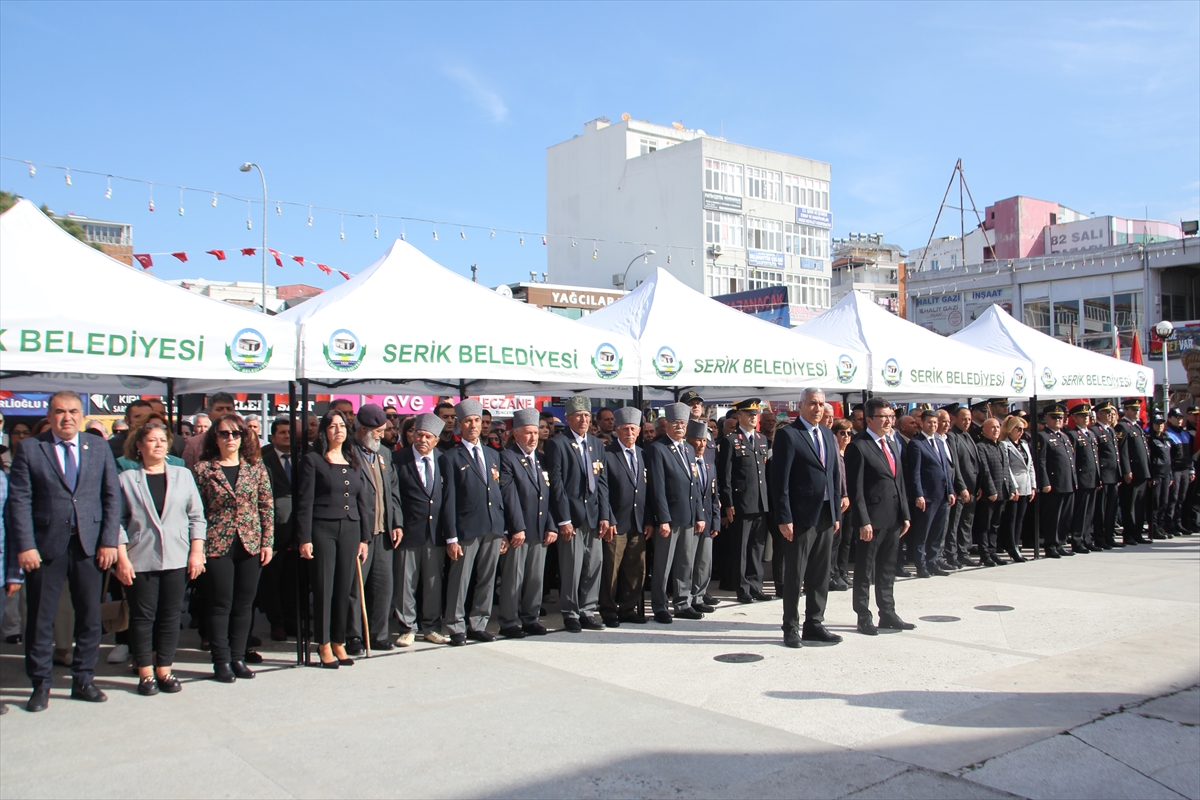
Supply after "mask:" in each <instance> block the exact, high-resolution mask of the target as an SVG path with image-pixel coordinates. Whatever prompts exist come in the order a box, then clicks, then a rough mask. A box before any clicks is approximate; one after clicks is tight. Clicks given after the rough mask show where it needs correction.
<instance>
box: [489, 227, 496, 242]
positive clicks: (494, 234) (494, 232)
mask: <svg viewBox="0 0 1200 800" xmlns="http://www.w3.org/2000/svg"><path fill="white" fill-rule="evenodd" d="M488 238H489V239H495V238H496V229H495V228H492V235H491V236H489V237H488Z"/></svg>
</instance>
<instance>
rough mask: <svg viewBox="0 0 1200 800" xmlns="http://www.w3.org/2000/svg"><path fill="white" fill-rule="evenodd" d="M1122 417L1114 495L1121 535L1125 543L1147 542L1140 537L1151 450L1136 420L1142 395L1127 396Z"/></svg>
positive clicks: (1118, 435) (1119, 429)
mask: <svg viewBox="0 0 1200 800" xmlns="http://www.w3.org/2000/svg"><path fill="white" fill-rule="evenodd" d="M1121 405H1122V407H1123V408H1124V410H1125V416H1124V417H1123V418H1122V419H1121V421H1120V422H1118V423H1117V452H1118V453H1119V454H1120V456H1121V473H1122V476H1121V485H1120V487H1119V488H1118V490H1117V495H1118V498H1119V500H1120V503H1121V538H1122V539H1124V540H1125V544H1126V545H1131V544H1147V543H1148V541H1149V540H1147V539H1146V538H1145V537H1144V536H1142V530H1143V526H1144V524H1145V521H1146V503H1145V494H1146V481H1148V480H1150V451H1149V450H1148V449H1147V448H1146V432H1145V431H1143V430H1142V424H1141V422H1140V421H1139V420H1138V413H1139V412H1140V411H1141V410H1142V398H1140V397H1129V398H1126V399H1125V402H1124V403H1122V404H1121Z"/></svg>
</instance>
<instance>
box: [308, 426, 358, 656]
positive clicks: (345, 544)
mask: <svg viewBox="0 0 1200 800" xmlns="http://www.w3.org/2000/svg"><path fill="white" fill-rule="evenodd" d="M298 493H299V497H298V498H297V506H296V515H295V522H296V535H297V538H298V539H299V541H300V557H301V558H307V559H311V560H312V561H313V623H314V628H315V629H314V633H315V634H316V637H317V645H318V646H317V652H318V653H319V654H320V657H321V666H323V667H326V668H329V669H337V668H338V666H340V665H345V666H350V665H352V664H353V663H354V661H353V659H351V658H350V657H349V656H348V655H347V654H346V622H347V621H348V619H349V614H350V587H351V585H353V583H354V582H355V581H356V580H357V578H356V577H355V570H354V566H355V565H354V559H355V558H357V559H359V560H360V561H362V560H364V559H366V557H367V543H368V542H369V541H370V540H371V530H370V528H371V521H372V518H373V513H372V510H371V509H370V507H369V506H368V504H367V495H366V480H365V477H364V475H363V473H362V471H361V470H360V469H359V463H358V458H357V457H356V456H355V453H354V447H353V443H352V442H351V440H350V427H349V425H348V422H347V420H346V418H345V417H344V416H343V415H342V414H341V412H339V411H329V412H328V413H326V414H325V416H324V418H323V419H322V420H321V425H320V428H319V432H318V434H317V441H316V445H315V447H314V449H313V450H311V451H309V453H308V454H307V455H306V456H305V457H304V462H303V463H302V465H301V469H300V484H299V487H298Z"/></svg>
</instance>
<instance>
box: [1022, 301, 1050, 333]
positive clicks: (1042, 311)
mask: <svg viewBox="0 0 1200 800" xmlns="http://www.w3.org/2000/svg"><path fill="white" fill-rule="evenodd" d="M1025 324H1026V325H1028V326H1029V327H1031V328H1035V329H1037V330H1039V331H1041V332H1042V333H1044V334H1047V335H1049V334H1050V301H1049V300H1026V301H1025Z"/></svg>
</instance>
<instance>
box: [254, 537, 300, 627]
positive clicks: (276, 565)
mask: <svg viewBox="0 0 1200 800" xmlns="http://www.w3.org/2000/svg"><path fill="white" fill-rule="evenodd" d="M296 561H297V558H296V551H295V550H292V549H289V550H286V551H285V550H278V551H276V552H275V557H274V558H272V559H271V563H269V564H267V565H266V566H265V567H263V568H262V575H261V576H260V577H259V579H258V596H257V597H255V599H254V605H256V606H258V609H259V611H262V612H263V614H265V615H266V617H267V621H268V622H270V623H271V627H272V628H283V629H284V630H285V631H287V632H289V633H294V632H295V631H294V628H295V627H296Z"/></svg>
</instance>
